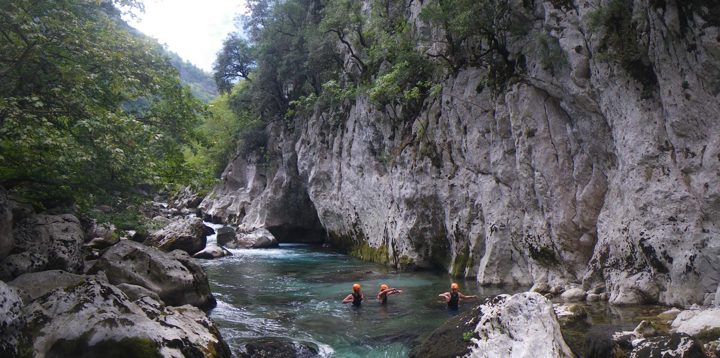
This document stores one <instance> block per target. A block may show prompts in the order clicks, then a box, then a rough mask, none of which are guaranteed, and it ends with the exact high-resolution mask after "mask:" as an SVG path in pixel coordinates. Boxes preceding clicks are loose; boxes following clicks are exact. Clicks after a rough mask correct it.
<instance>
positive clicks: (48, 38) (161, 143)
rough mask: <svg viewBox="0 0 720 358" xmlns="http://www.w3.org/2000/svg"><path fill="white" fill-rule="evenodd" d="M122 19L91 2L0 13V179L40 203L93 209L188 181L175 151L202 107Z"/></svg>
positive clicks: (66, 0) (153, 46) (28, 4)
mask: <svg viewBox="0 0 720 358" xmlns="http://www.w3.org/2000/svg"><path fill="white" fill-rule="evenodd" d="M132 3H135V2H134V1H118V2H116V4H120V5H132ZM119 16H120V11H118V10H117V9H116V8H115V7H114V6H113V4H112V3H109V2H100V1H91V0H73V1H70V0H58V1H48V0H44V1H30V0H17V1H12V2H10V3H8V4H6V6H3V8H2V9H1V10H0V19H1V21H0V38H2V40H0V185H2V186H5V187H6V188H9V189H11V190H13V191H15V192H17V193H20V194H22V195H24V196H26V197H27V198H28V199H30V200H33V201H34V202H35V203H36V204H37V205H45V206H55V205H68V204H71V203H77V204H81V206H89V205H92V204H93V203H95V202H97V201H98V200H105V199H107V198H108V197H111V196H114V195H116V194H117V193H123V192H125V193H127V192H130V191H131V189H132V187H133V186H136V185H137V184H139V183H150V184H156V185H164V184H173V183H177V182H178V181H181V180H184V179H186V178H187V177H188V175H189V174H188V173H187V172H186V170H185V168H184V161H183V158H182V154H181V153H180V151H179V148H180V146H181V145H182V144H183V143H187V142H189V141H191V140H192V139H193V138H194V137H195V133H194V127H195V126H196V125H197V123H198V121H199V118H200V116H201V115H202V113H203V107H202V105H201V104H200V103H199V102H198V100H197V99H195V97H194V96H193V95H192V94H191V93H190V92H189V90H188V89H187V88H184V87H183V86H182V85H181V84H180V82H179V80H178V78H177V74H176V72H175V71H174V70H173V69H172V67H171V66H170V65H169V63H168V61H167V59H166V58H165V57H164V56H163V54H162V48H161V47H160V46H159V45H158V44H157V43H155V42H154V41H151V40H149V39H147V38H145V37H143V36H139V35H137V34H135V33H133V32H131V31H130V30H129V29H128V27H127V26H126V25H125V24H124V23H123V22H122V20H120V18H119Z"/></svg>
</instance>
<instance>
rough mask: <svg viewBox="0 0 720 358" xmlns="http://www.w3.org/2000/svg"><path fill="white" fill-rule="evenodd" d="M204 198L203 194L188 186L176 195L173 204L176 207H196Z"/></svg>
mask: <svg viewBox="0 0 720 358" xmlns="http://www.w3.org/2000/svg"><path fill="white" fill-rule="evenodd" d="M202 200H203V197H202V196H200V195H198V194H197V193H195V192H193V190H192V189H191V188H190V187H189V186H187V187H185V188H183V190H182V191H180V192H179V193H178V194H177V195H176V196H175V200H174V201H173V206H175V207H176V208H187V209H195V208H197V207H198V205H200V203H201V202H202Z"/></svg>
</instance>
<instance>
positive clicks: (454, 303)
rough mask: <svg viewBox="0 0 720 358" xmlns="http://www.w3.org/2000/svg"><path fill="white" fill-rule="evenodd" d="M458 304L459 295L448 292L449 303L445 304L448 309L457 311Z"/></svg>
mask: <svg viewBox="0 0 720 358" xmlns="http://www.w3.org/2000/svg"><path fill="white" fill-rule="evenodd" d="M458 302H460V294H458V293H457V292H450V301H448V302H447V306H448V309H451V310H457V309H458V308H459V307H458Z"/></svg>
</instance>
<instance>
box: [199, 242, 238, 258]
mask: <svg viewBox="0 0 720 358" xmlns="http://www.w3.org/2000/svg"><path fill="white" fill-rule="evenodd" d="M225 256H232V252H230V251H228V250H227V249H225V248H224V247H220V246H217V245H214V244H208V245H207V246H205V248H204V249H202V251H200V252H197V253H196V254H195V255H193V257H194V258H196V259H206V260H209V259H219V258H221V257H225Z"/></svg>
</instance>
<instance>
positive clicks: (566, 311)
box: [553, 303, 588, 324]
mask: <svg viewBox="0 0 720 358" xmlns="http://www.w3.org/2000/svg"><path fill="white" fill-rule="evenodd" d="M553 309H554V310H555V314H556V315H557V318H558V320H560V322H561V324H568V323H572V322H578V321H581V320H584V319H585V318H587V315H588V313H587V310H586V309H585V308H584V307H583V306H582V305H580V304H577V303H570V304H564V305H553Z"/></svg>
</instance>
